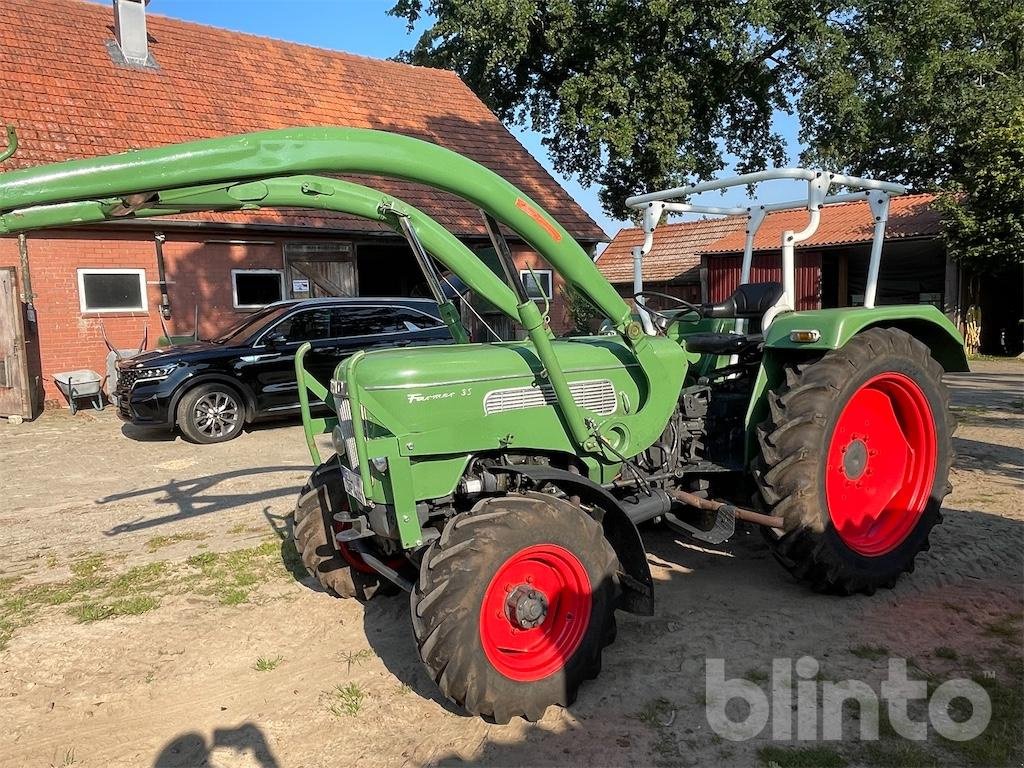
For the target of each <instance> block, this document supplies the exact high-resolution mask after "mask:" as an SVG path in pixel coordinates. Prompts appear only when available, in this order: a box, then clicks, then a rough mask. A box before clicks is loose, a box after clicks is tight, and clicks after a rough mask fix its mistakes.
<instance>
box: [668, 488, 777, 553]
mask: <svg viewBox="0 0 1024 768" xmlns="http://www.w3.org/2000/svg"><path fill="white" fill-rule="evenodd" d="M668 495H669V496H671V497H672V498H673V499H675V500H676V501H678V502H680V503H682V504H686V505H687V506H689V507H695V508H696V509H703V510H706V511H708V512H714V513H715V522H714V524H713V525H712V526H711V528H710V529H709V530H702V529H700V528H697V527H695V526H692V525H690V524H689V523H687V522H685V521H683V520H680V519H679V518H678V517H676V516H675V515H673V514H672V513H671V512H666V513H665V522H666V523H668V524H669V526H670V527H671V528H675V529H676V530H678V531H680V532H682V533H686V534H689V535H690V536H692V537H693V538H695V539H698V540H700V541H706V542H707V543H709V544H721V543H722V542H723V541H727V540H728V539H729V538H731V537H732V535H733V533H735V532H736V521H737V520H744V521H746V522H748V523H756V524H757V525H763V526H765V527H767V528H779V529H781V528H782V526H783V520H782V518H781V517H774V516H772V515H762V514H761V513H760V512H752V511H751V510H749V509H743V508H742V507H735V506H733V505H732V504H727V503H725V502H724V501H715V500H714V499H704V498H701V497H700V496H696V495H694V494H692V493H687V492H686V491H679V490H675V491H669V492H668Z"/></svg>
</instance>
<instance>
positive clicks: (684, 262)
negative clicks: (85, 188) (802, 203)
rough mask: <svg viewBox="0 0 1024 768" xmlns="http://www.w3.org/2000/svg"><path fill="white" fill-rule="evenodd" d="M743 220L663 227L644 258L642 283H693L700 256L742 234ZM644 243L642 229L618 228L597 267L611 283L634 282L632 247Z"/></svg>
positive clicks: (727, 219)
mask: <svg viewBox="0 0 1024 768" xmlns="http://www.w3.org/2000/svg"><path fill="white" fill-rule="evenodd" d="M744 222H745V219H743V218H741V217H737V216H729V217H726V218H720V219H719V218H716V219H700V220H698V221H683V222H679V223H677V224H664V225H662V226H660V227H658V228H657V230H655V232H654V246H653V247H652V248H651V252H650V253H649V254H647V256H645V257H644V262H643V263H644V280H645V281H650V282H665V281H670V280H674V281H677V282H696V281H697V280H698V269H699V268H700V254H701V253H702V252H703V251H705V250H706V249H707V247H708V246H709V245H711V244H713V243H715V242H717V241H719V240H721V239H722V237H723V236H725V235H728V233H730V232H732V231H734V230H736V231H739V232H740V234H741V235H742V233H743V224H744ZM643 241H644V233H643V230H642V229H639V228H635V227H628V228H626V229H620V230H619V233H618V234H617V235H615V237H614V238H613V239H612V241H611V243H609V245H608V247H607V248H605V249H604V252H603V253H602V254H601V256H600V257H599V258H598V260H597V268H598V269H600V270H601V272H602V273H603V274H604V276H605V277H606V278H608V280H609V281H610V282H612V283H628V282H632V280H633V247H634V246H637V245H641V244H642V243H643Z"/></svg>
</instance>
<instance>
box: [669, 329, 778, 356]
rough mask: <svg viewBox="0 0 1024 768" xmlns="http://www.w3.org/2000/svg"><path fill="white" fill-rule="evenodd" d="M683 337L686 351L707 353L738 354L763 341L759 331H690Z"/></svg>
mask: <svg viewBox="0 0 1024 768" xmlns="http://www.w3.org/2000/svg"><path fill="white" fill-rule="evenodd" d="M683 338H684V340H685V341H686V349H687V350H688V351H690V352H700V353H701V354H708V355H739V354H742V353H743V352H746V351H748V350H750V349H754V348H755V347H757V346H758V345H759V344H761V342H763V341H764V337H763V336H762V335H761V334H760V333H750V334H740V333H711V332H708V333H691V334H689V335H688V336H684V337H683Z"/></svg>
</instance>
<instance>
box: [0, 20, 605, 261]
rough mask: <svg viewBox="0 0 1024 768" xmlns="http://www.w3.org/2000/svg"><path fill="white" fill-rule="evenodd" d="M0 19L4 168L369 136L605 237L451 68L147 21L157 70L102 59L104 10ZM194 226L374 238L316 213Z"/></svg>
mask: <svg viewBox="0 0 1024 768" xmlns="http://www.w3.org/2000/svg"><path fill="white" fill-rule="evenodd" d="M240 7H241V6H240ZM243 12H244V11H243ZM0 18H2V19H3V20H4V23H2V24H0V84H2V86H3V87H2V88H0V115H2V116H3V118H4V119H5V120H10V121H12V122H14V124H15V125H16V126H17V128H18V136H19V138H20V140H21V148H20V149H19V150H18V153H17V154H16V155H15V156H14V157H13V158H12V159H11V160H9V161H8V162H7V163H5V164H4V168H6V169H10V168H21V167H26V166H32V165H39V164H41V163H53V162H58V161H61V160H69V159H74V158H86V157H95V156H97V155H105V154H110V153H114V152H123V151H125V150H127V149H139V148H143V147H152V146H159V145H163V144H173V143H177V142H182V141H190V140H193V139H203V138H209V137H213V136H223V135H226V134H234V133H243V132H248V131H256V130H262V129H271V128H287V127H292V126H321V125H338V126H348V127H355V128H376V129H379V130H385V131H394V132H396V133H403V134H406V135H409V136H415V137H416V138H420V139H425V140H427V141H431V142H434V143H436V144H441V145H442V146H445V147H448V148H450V149H453V150H455V151H456V152H460V153H461V154H463V155H466V156H467V157H470V158H472V159H474V160H476V161H477V162H479V163H481V164H482V165H485V166H487V167H488V168H490V169H491V170H493V171H495V172H496V173H498V174H499V175H501V176H503V177H505V178H506V179H508V180H509V181H510V182H512V183H513V184H515V185H516V186H517V187H519V188H520V189H522V190H523V191H524V192H526V193H527V194H528V195H530V196H531V197H532V198H534V199H535V200H536V201H537V202H538V203H540V204H541V205H543V206H544V207H545V208H546V209H547V210H548V211H549V212H550V213H551V215H552V216H554V217H555V219H557V220H558V221H559V222H560V223H561V224H562V225H563V226H564V227H565V228H566V229H567V230H568V231H569V232H570V233H571V234H572V235H573V236H574V237H576V238H577V239H579V240H583V241H589V242H599V241H602V240H605V239H606V235H605V234H604V232H603V231H602V230H601V228H600V227H599V226H598V225H597V224H596V223H595V222H594V220H593V219H591V218H590V216H588V215H587V213H586V212H585V211H584V210H583V209H582V208H581V207H580V206H579V205H578V204H577V203H576V202H575V201H574V200H573V199H572V198H571V197H570V196H569V194H568V193H567V192H566V191H565V190H564V189H562V188H561V187H560V186H559V185H558V183H557V182H556V181H555V180H554V179H553V178H552V177H551V175H550V174H549V173H548V172H547V171H546V170H545V169H544V168H543V166H541V164H540V163H539V162H537V160H536V159H535V158H534V157H533V156H532V155H531V154H530V153H529V152H527V151H526V149H525V147H523V145H522V144H520V143H519V142H518V141H517V140H516V138H515V137H514V136H512V134H510V133H509V132H508V130H506V128H505V126H503V125H502V124H501V122H500V121H499V120H498V119H497V118H496V117H495V116H494V114H493V113H492V112H491V111H490V110H489V109H488V108H487V107H486V106H485V105H484V103H483V102H482V101H480V99H479V98H477V96H476V95H475V94H474V93H473V92H472V91H471V90H470V89H469V87H468V86H467V85H466V84H465V83H463V82H462V80H460V79H459V76H458V75H457V74H455V73H454V72H448V71H445V70H440V69H428V68H425V67H413V66H409V65H407V64H399V63H396V62H391V61H380V60H377V59H370V58H367V57H364V56H355V55H353V54H349V53H342V52H340V51H330V50H323V49H320V48H313V47H311V46H308V45H299V44H297V43H289V42H283V41H281V40H273V39H270V38H264V37H256V36H254V35H246V34H241V33H238V32H232V31H230V30H225V29H215V28H213V27H207V26H202V25H199V24H194V23H190V22H185V21H179V20H177V19H170V18H167V17H164V16H159V15H156V14H149V16H148V29H149V40H150V50H151V52H152V54H153V55H154V57H155V59H156V62H157V68H156V69H134V68H128V67H125V66H121V65H118V64H115V63H114V62H113V61H112V60H111V56H110V54H109V52H108V49H107V43H108V42H109V41H110V39H111V38H112V37H113V24H114V13H113V11H112V10H111V7H110V3H109V2H107V3H105V4H96V3H92V2H81V1H80V0H0ZM378 186H379V188H380V189H381V190H382V191H384V192H386V193H389V194H393V195H396V196H398V197H401V198H402V199H404V200H406V201H407V202H409V203H411V204H412V205H415V206H417V207H419V208H422V209H423V210H424V211H425V212H427V213H428V214H430V215H432V216H434V217H435V218H436V219H437V220H438V222H440V223H441V224H443V225H444V226H446V227H448V228H449V229H451V231H452V232H454V233H456V234H460V235H479V234H483V233H484V230H483V225H482V222H481V218H480V215H479V213H478V211H477V210H476V209H475V208H474V206H473V205H471V204H469V203H467V202H466V201H464V200H461V199H458V198H455V197H454V196H452V195H448V194H445V193H443V192H440V191H438V190H435V189H432V188H428V187H424V186H422V185H418V184H412V183H409V182H404V181H400V180H395V179H389V180H387V181H386V182H385V183H380V184H379V185H378ZM190 218H201V219H202V220H207V221H209V220H215V221H232V222H235V221H237V222H245V223H254V222H259V221H263V222H271V223H276V224H298V225H310V224H311V225H314V226H326V227H332V228H344V229H349V228H352V229H364V230H371V231H372V230H377V229H379V226H378V225H377V223H375V222H368V221H365V220H361V219H354V218H352V217H346V216H341V215H332V214H326V213H323V212H314V211H303V212H301V213H299V212H295V211H287V210H284V211H273V212H261V213H259V214H255V215H252V214H217V213H204V214H202V216H199V217H190Z"/></svg>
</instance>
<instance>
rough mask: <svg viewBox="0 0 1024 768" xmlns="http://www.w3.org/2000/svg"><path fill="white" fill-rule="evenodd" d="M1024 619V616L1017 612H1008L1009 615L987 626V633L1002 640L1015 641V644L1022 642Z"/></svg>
mask: <svg viewBox="0 0 1024 768" xmlns="http://www.w3.org/2000/svg"><path fill="white" fill-rule="evenodd" d="M1022 621H1024V616H1021V614H1019V613H1017V614H1014V613H1008V614H1007V615H1005V616H1003V617H1001V618H999V619H997V620H996V621H993V622H992V623H991V624H988V625H987V626H986V627H985V634H988V635H993V636H994V637H998V638H1000V639H1001V640H1006V641H1009V642H1013V643H1014V644H1015V645H1016V644H1018V643H1019V642H1020V639H1021V629H1022V627H1021V622H1022Z"/></svg>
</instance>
